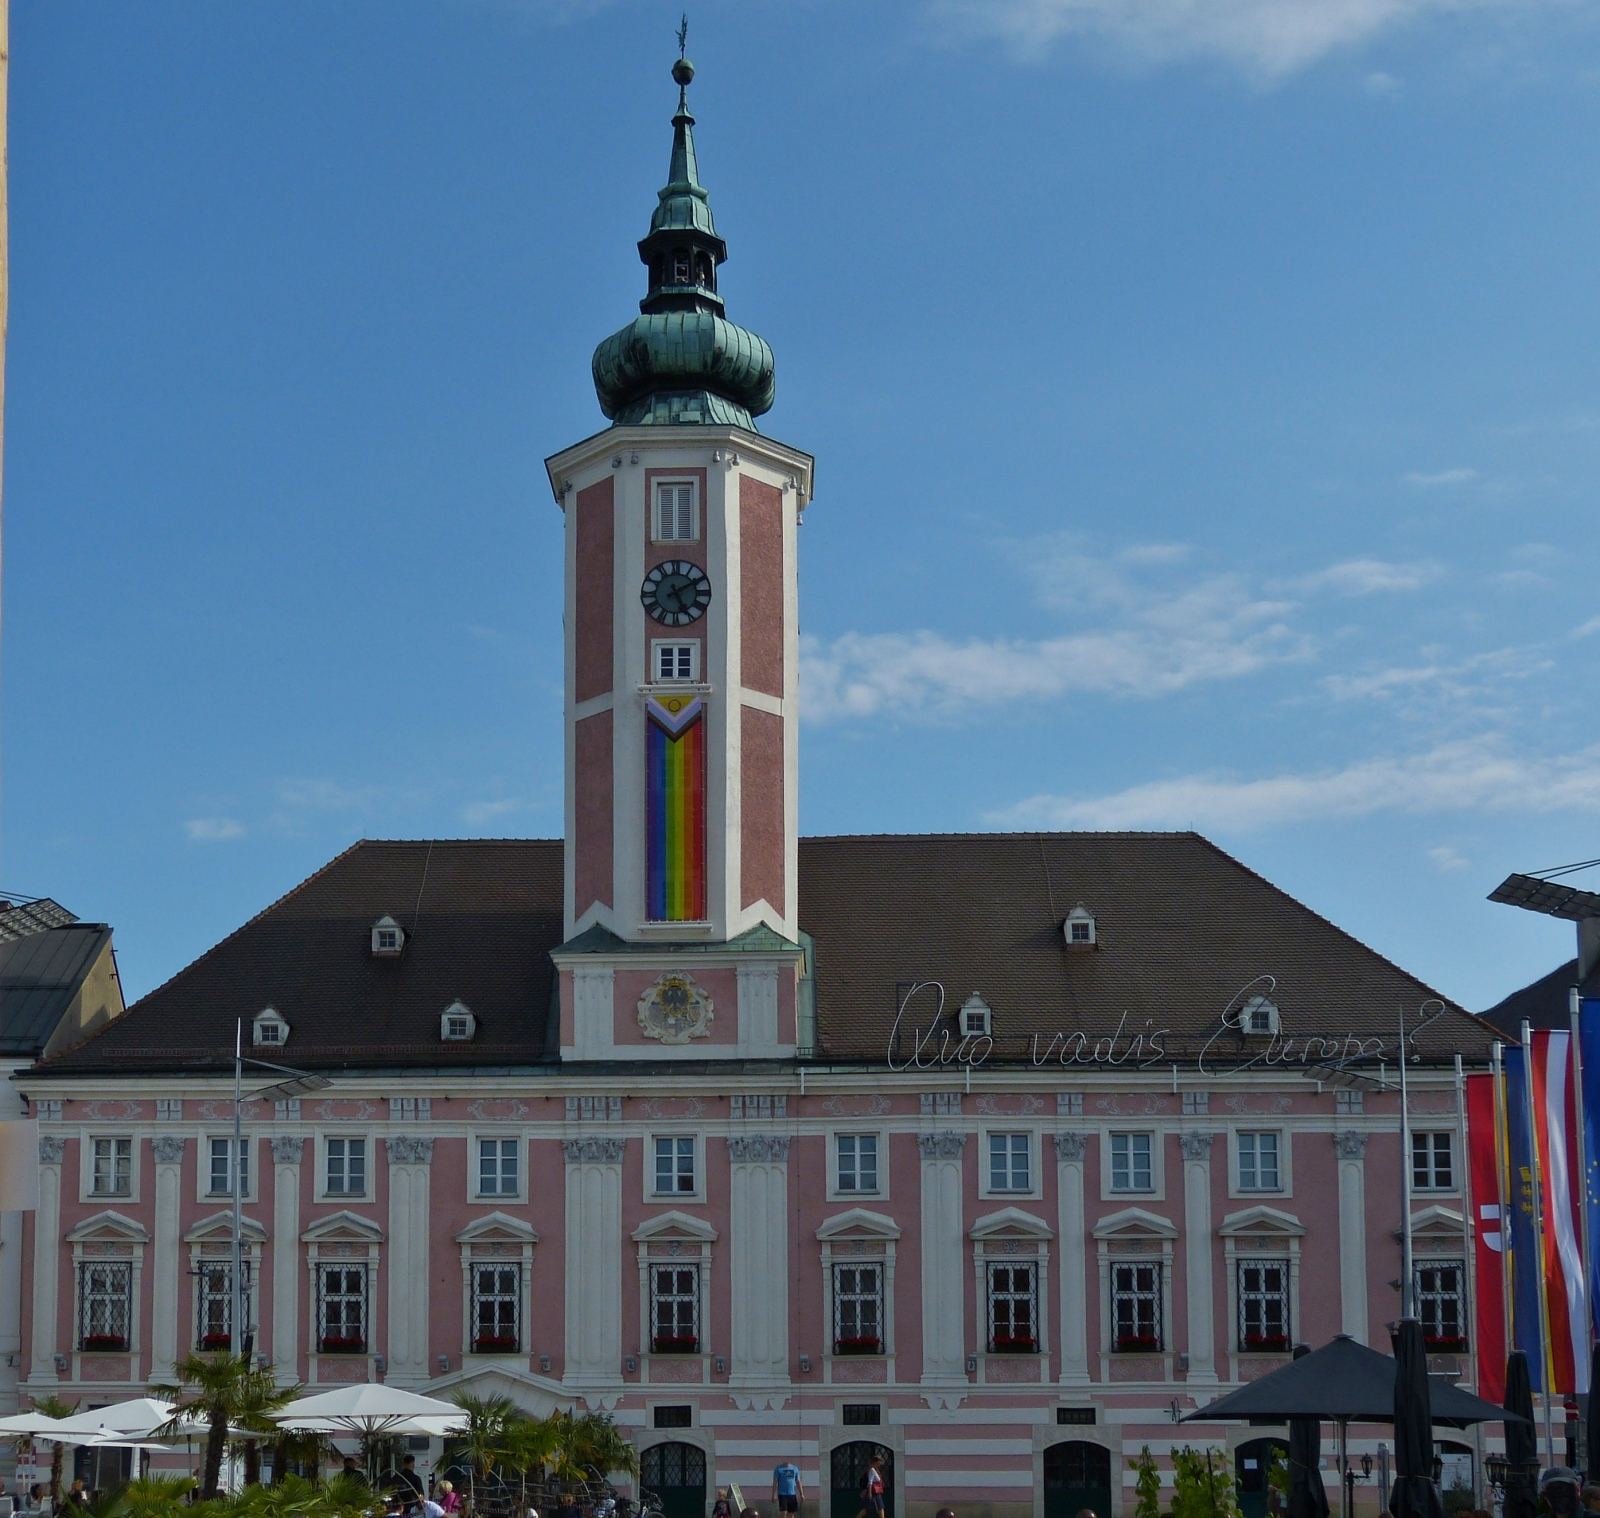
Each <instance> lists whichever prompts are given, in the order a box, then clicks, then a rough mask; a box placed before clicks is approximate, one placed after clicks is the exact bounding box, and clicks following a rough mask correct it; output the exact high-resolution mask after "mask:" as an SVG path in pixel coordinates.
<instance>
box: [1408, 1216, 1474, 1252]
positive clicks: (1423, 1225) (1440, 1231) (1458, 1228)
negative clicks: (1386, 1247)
mask: <svg viewBox="0 0 1600 1518" xmlns="http://www.w3.org/2000/svg"><path fill="white" fill-rule="evenodd" d="M1466 1231H1467V1220H1466V1219H1465V1218H1464V1217H1463V1216H1462V1215H1461V1214H1460V1213H1459V1212H1457V1211H1456V1210H1455V1208H1453V1207H1424V1208H1423V1209H1422V1211H1421V1212H1413V1213H1412V1214H1411V1237H1412V1238H1413V1239H1420V1238H1435V1239H1439V1240H1440V1241H1441V1242H1443V1241H1448V1242H1449V1243H1450V1244H1452V1245H1455V1246H1458V1247H1459V1245H1460V1243H1461V1239H1462V1235H1463V1234H1465V1233H1466ZM1394 1236H1395V1238H1397V1239H1398V1238H1399V1237H1400V1230H1399V1229H1398V1228H1396V1229H1395V1230H1394Z"/></svg>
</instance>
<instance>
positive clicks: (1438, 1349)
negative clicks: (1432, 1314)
mask: <svg viewBox="0 0 1600 1518" xmlns="http://www.w3.org/2000/svg"><path fill="white" fill-rule="evenodd" d="M1422 1347H1423V1348H1424V1349H1426V1350H1427V1352H1428V1353H1429V1354H1430V1355H1464V1354H1465V1353H1466V1352H1467V1341H1466V1337H1465V1335H1463V1334H1424V1335H1423V1339H1422Z"/></svg>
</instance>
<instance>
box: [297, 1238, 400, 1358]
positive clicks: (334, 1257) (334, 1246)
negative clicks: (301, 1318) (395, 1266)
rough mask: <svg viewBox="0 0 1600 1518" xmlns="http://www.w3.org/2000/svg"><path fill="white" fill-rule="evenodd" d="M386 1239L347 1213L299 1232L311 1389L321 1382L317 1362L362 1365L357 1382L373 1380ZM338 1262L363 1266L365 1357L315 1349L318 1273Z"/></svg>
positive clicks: (376, 1354)
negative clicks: (307, 1291) (307, 1289)
mask: <svg viewBox="0 0 1600 1518" xmlns="http://www.w3.org/2000/svg"><path fill="white" fill-rule="evenodd" d="M387 1238H388V1235H387V1234H386V1233H385V1232H384V1230H383V1228H382V1227H381V1226H380V1225H379V1224H377V1223H375V1222H374V1221H373V1220H372V1219H371V1218H365V1217H362V1216H361V1214H360V1213H358V1212H348V1211H344V1212H335V1213H331V1214H329V1215H328V1216H326V1217H321V1218H318V1219H317V1220H316V1222H314V1223H312V1224H311V1226H310V1227H308V1228H306V1229H305V1230H303V1231H302V1233H301V1235H300V1242H301V1243H302V1244H304V1245H305V1246H306V1255H305V1265H306V1271H307V1275H308V1278H309V1286H310V1289H311V1295H310V1296H309V1297H308V1298H307V1302H308V1304H309V1308H310V1317H309V1319H308V1321H309V1323H310V1331H309V1334H308V1338H307V1343H306V1358H307V1370H306V1379H307V1381H309V1382H311V1383H312V1384H313V1385H314V1384H316V1383H317V1382H319V1381H321V1380H322V1371H321V1366H320V1363H319V1362H320V1361H322V1360H324V1359H327V1360H329V1361H331V1362H332V1363H334V1364H338V1365H350V1364H360V1363H362V1362H365V1369H364V1373H363V1375H362V1376H360V1377H359V1378H357V1379H361V1380H366V1381H372V1380H376V1379H377V1359H378V1355H379V1354H380V1353H381V1351H380V1350H379V1349H378V1347H377V1338H378V1302H379V1299H380V1293H379V1281H380V1271H381V1269H382V1265H383V1245H384V1243H385V1242H386V1240H387ZM342 1261H346V1262H349V1263H350V1264H360V1265H365V1266H366V1268H367V1316H366V1330H367V1348H366V1352H365V1354H360V1355H325V1354H323V1352H322V1351H321V1350H320V1349H319V1348H318V1347H317V1343H318V1341H317V1303H318V1300H319V1297H318V1293H319V1291H320V1289H321V1288H320V1282H319V1280H318V1271H319V1268H320V1267H321V1266H323V1265H336V1264H339V1263H340V1262H342Z"/></svg>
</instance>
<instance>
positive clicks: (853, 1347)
mask: <svg viewBox="0 0 1600 1518" xmlns="http://www.w3.org/2000/svg"><path fill="white" fill-rule="evenodd" d="M833 1352H834V1354H836V1355H879V1354H882V1353H883V1340H882V1339H880V1338H878V1336H877V1335H876V1334H873V1335H872V1336H871V1337H865V1336H863V1337H859V1338H854V1339H836V1340H834V1344H833Z"/></svg>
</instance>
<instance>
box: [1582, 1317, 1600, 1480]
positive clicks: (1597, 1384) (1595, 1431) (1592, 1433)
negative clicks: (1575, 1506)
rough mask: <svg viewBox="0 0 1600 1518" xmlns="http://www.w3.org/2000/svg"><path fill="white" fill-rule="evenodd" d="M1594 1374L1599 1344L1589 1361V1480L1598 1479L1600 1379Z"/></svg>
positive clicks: (1598, 1372) (1599, 1366)
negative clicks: (1599, 1400)
mask: <svg viewBox="0 0 1600 1518" xmlns="http://www.w3.org/2000/svg"><path fill="white" fill-rule="evenodd" d="M1596 1376H1600V1344H1596V1345H1595V1347H1594V1355H1593V1358H1592V1359H1591V1360H1590V1362H1589V1437H1588V1440H1587V1441H1586V1443H1587V1448H1586V1449H1585V1450H1584V1453H1585V1454H1586V1455H1587V1456H1588V1460H1589V1463H1588V1465H1587V1466H1586V1467H1585V1469H1584V1475H1585V1476H1587V1477H1588V1478H1589V1480H1591V1481H1600V1405H1597V1400H1596V1399H1597V1398H1600V1381H1597V1380H1595V1377H1596Z"/></svg>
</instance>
